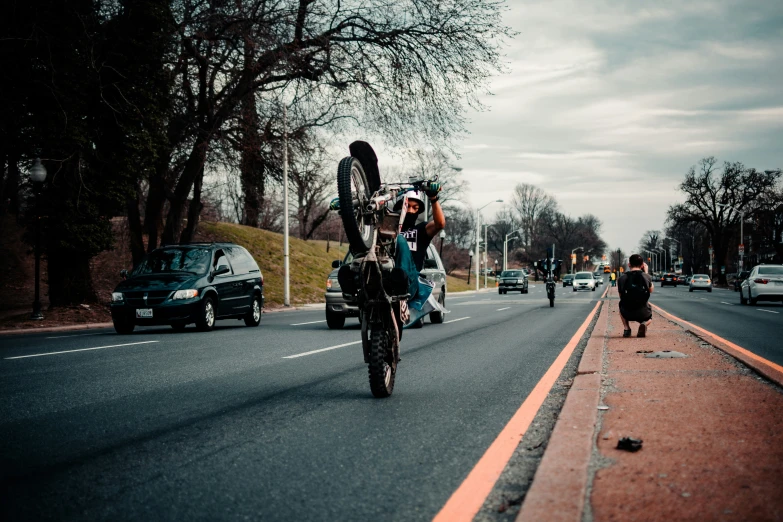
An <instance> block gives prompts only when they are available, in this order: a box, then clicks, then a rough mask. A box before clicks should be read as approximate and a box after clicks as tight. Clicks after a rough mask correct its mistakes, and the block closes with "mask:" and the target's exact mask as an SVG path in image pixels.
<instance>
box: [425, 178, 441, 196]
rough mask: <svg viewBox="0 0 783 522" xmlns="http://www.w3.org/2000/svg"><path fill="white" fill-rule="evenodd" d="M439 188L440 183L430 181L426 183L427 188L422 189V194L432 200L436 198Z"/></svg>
mask: <svg viewBox="0 0 783 522" xmlns="http://www.w3.org/2000/svg"><path fill="white" fill-rule="evenodd" d="M441 188H442V186H441V184H440V182H438V181H430V182H429V183H427V187H426V188H425V189H424V193H425V194H427V197H429V198H434V197H437V196H438V192H440V189H441Z"/></svg>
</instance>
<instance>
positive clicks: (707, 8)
mask: <svg viewBox="0 0 783 522" xmlns="http://www.w3.org/2000/svg"><path fill="white" fill-rule="evenodd" d="M508 5H509V7H510V10H509V13H508V16H507V19H506V22H507V24H508V25H510V26H511V27H512V28H513V29H514V30H516V31H517V32H518V33H519V35H518V36H517V37H516V38H515V39H514V40H513V41H511V42H509V47H508V49H507V62H508V69H509V72H508V74H505V75H502V76H498V77H496V78H494V79H493V80H492V81H491V83H490V91H491V92H492V95H491V96H486V97H485V98H484V103H485V104H486V105H487V106H488V111H486V112H482V113H478V114H476V113H473V114H471V115H470V119H471V122H470V124H469V125H468V129H469V131H470V135H469V136H468V137H467V138H466V139H465V140H463V141H462V142H460V143H459V144H458V145H457V151H458V152H459V153H460V154H461V158H460V160H459V162H458V164H459V165H460V166H461V167H462V168H463V169H464V170H463V174H464V176H465V178H466V179H467V180H468V181H470V183H471V193H470V195H469V200H470V203H471V204H472V205H484V204H485V203H486V202H489V201H492V200H494V199H498V198H501V199H505V200H506V201H508V200H509V199H510V198H509V191H510V189H511V188H513V186H514V185H515V184H516V183H518V182H528V183H533V184H535V185H538V186H540V187H541V188H543V189H545V190H547V191H548V192H550V193H552V194H554V195H555V196H556V198H557V200H558V202H559V203H560V207H561V210H562V211H563V212H564V213H566V214H570V215H572V216H574V217H576V216H579V215H581V214H584V213H588V212H591V213H594V214H596V215H597V216H598V217H599V218H600V219H601V220H602V221H603V223H604V229H603V237H604V239H605V240H606V241H607V242H608V243H609V245H610V246H611V247H614V248H617V247H621V248H623V249H625V250H626V251H631V250H633V249H634V247H635V245H636V244H637V243H638V241H639V238H640V237H641V234H642V233H643V232H644V231H645V230H647V229H660V228H662V226H663V221H664V219H665V213H666V209H667V208H668V206H669V205H671V204H672V203H674V202H676V201H679V200H681V197H680V195H679V193H678V191H677V185H678V183H679V182H680V181H681V180H682V177H683V176H684V174H685V172H686V171H687V170H688V168H689V167H690V166H691V165H693V164H695V163H696V162H697V161H698V160H699V159H700V158H702V157H704V156H708V155H714V156H717V157H718V158H719V159H720V160H721V161H722V160H731V161H742V162H744V163H745V164H746V165H748V166H753V167H756V168H759V169H770V168H780V167H783V95H781V92H782V91H783V1H782V0H746V1H708V2H703V1H691V0H688V1H675V2H661V1H655V2H638V1H631V0H627V1H597V0H590V1H576V0H574V1H568V0H562V1H561V0H556V1H549V0H547V1H541V2H534V1H527V0H508ZM497 206H499V204H496V205H495V206H494V207H493V206H490V207H487V209H486V210H485V212H487V214H485V215H486V216H487V217H488V218H489V217H491V215H492V214H494V211H493V210H492V209H493V208H496V207H497Z"/></svg>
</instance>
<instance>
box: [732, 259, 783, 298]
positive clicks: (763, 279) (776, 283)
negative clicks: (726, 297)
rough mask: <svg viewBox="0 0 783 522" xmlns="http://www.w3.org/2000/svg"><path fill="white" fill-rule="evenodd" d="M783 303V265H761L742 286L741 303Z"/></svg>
mask: <svg viewBox="0 0 783 522" xmlns="http://www.w3.org/2000/svg"><path fill="white" fill-rule="evenodd" d="M758 301H783V265H759V266H757V267H755V268H753V270H751V271H750V274H749V275H748V278H747V279H745V280H744V281H743V282H742V285H741V286H740V303H741V304H748V302H750V304H752V305H755V304H756V302H758Z"/></svg>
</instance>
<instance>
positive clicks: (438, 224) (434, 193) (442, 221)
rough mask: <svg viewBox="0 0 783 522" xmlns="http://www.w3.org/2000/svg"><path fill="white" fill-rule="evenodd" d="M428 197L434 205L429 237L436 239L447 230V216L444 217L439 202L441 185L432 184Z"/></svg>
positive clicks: (428, 232)
mask: <svg viewBox="0 0 783 522" xmlns="http://www.w3.org/2000/svg"><path fill="white" fill-rule="evenodd" d="M425 192H426V193H427V197H429V198H430V204H431V205H432V221H430V222H429V223H427V228H426V230H427V235H428V236H430V237H432V238H434V237H435V236H436V235H438V232H440V231H441V230H443V229H444V228H446V216H445V215H443V209H442V208H441V206H440V203H439V202H438V192H440V183H431V184H430V188H428V189H426V190H425Z"/></svg>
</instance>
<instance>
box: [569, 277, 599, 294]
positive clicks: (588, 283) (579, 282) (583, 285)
mask: <svg viewBox="0 0 783 522" xmlns="http://www.w3.org/2000/svg"><path fill="white" fill-rule="evenodd" d="M573 285H574V292H577V291H579V290H592V291H593V292H595V278H594V277H593V273H592V272H577V273H576V275H575V276H574V282H573Z"/></svg>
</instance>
